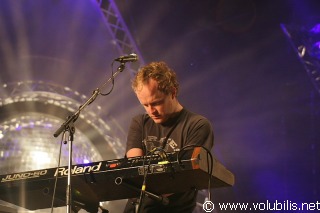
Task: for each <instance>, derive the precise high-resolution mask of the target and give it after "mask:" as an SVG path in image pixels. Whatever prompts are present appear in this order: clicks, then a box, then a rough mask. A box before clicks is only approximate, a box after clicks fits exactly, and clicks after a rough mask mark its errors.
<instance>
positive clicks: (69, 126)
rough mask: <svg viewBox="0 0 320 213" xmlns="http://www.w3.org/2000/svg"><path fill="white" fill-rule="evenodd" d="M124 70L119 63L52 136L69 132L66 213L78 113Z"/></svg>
mask: <svg viewBox="0 0 320 213" xmlns="http://www.w3.org/2000/svg"><path fill="white" fill-rule="evenodd" d="M124 69H125V61H123V62H121V63H120V66H119V67H118V68H117V71H116V72H115V73H114V74H112V76H111V77H110V78H109V79H108V80H107V81H106V82H104V83H103V84H102V85H101V86H100V87H98V88H97V89H95V90H94V91H93V93H92V95H91V97H90V98H89V99H88V100H87V101H86V102H85V103H84V104H82V105H80V107H79V109H78V110H77V111H76V112H75V113H74V114H73V115H71V116H68V118H67V120H66V121H65V122H64V123H63V124H62V125H61V126H60V128H59V129H57V130H56V132H55V133H54V134H53V136H54V137H58V136H59V135H60V134H61V133H62V132H64V134H65V133H66V132H69V139H68V142H69V147H68V148H69V157H68V158H69V159H68V183H67V188H66V205H67V213H71V212H72V199H71V195H72V190H71V173H72V171H71V166H72V144H73V139H74V133H75V127H74V123H75V122H76V120H77V119H78V117H79V115H80V112H81V111H82V110H83V109H84V108H85V107H86V106H88V105H90V104H91V103H92V102H94V101H95V100H96V98H97V96H98V95H101V94H102V93H101V92H100V91H101V89H102V88H103V87H105V86H106V85H107V83H109V82H110V81H113V80H114V78H115V77H116V76H117V75H118V74H119V73H120V72H122V71H123V70H124Z"/></svg>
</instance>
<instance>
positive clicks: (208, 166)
mask: <svg viewBox="0 0 320 213" xmlns="http://www.w3.org/2000/svg"><path fill="white" fill-rule="evenodd" d="M195 147H201V148H203V149H204V150H206V152H207V171H208V175H209V180H208V199H209V201H211V177H212V172H213V157H212V154H211V152H210V150H209V149H207V148H206V147H204V146H199V145H187V146H184V147H182V148H181V149H180V150H179V151H178V153H177V162H178V165H180V166H182V163H181V159H179V156H180V153H181V151H183V150H185V149H187V148H195ZM208 156H209V158H210V161H209V158H208ZM210 165H211V167H210Z"/></svg>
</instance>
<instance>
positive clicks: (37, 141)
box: [0, 81, 124, 174]
mask: <svg viewBox="0 0 320 213" xmlns="http://www.w3.org/2000/svg"><path fill="white" fill-rule="evenodd" d="M0 92H1V93H0V94H1V95H0V150H1V151H0V161H1V165H0V173H1V174H7V173H15V172H23V171H30V170H36V169H43V168H52V167H57V165H58V160H59V153H60V147H61V165H67V162H68V157H69V156H68V146H67V145H66V144H63V143H61V138H60V137H58V138H55V137H53V133H54V132H55V131H56V130H57V129H58V128H59V127H60V126H61V125H62V124H63V123H64V121H65V120H66V118H67V116H69V115H72V114H73V113H74V112H76V111H77V109H78V107H79V106H80V104H81V103H83V102H84V101H85V100H87V97H85V96H84V95H81V94H79V93H78V92H76V91H72V90H71V89H70V88H68V87H61V86H58V85H54V84H48V83H45V82H41V81H39V82H34V81H26V82H17V83H10V84H4V85H3V86H2V87H1V88H0ZM100 111H101V107H99V106H94V104H93V105H92V106H91V105H90V106H89V107H87V109H84V110H83V111H82V112H81V113H80V115H79V117H78V119H77V121H76V122H75V128H76V131H75V135H74V142H73V153H72V162H73V164H81V163H87V162H94V161H101V160H106V159H114V158H119V157H121V154H122V153H124V145H123V144H122V143H121V142H120V138H119V135H118V134H119V132H120V130H117V129H115V128H114V127H115V126H117V125H112V124H109V125H108V124H107V123H105V122H104V120H103V119H102V118H101V117H100V116H99V114H100ZM112 121H113V120H112ZM113 122H114V121H113ZM111 126H112V128H111ZM61 135H62V134H61ZM60 145H62V146H60Z"/></svg>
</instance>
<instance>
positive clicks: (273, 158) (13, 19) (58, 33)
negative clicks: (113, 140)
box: [0, 0, 320, 203]
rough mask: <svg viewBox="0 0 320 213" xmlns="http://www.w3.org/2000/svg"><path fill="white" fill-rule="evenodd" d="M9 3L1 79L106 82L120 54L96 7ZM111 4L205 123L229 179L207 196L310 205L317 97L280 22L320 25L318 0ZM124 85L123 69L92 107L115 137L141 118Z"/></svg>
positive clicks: (314, 192)
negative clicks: (107, 119) (111, 124)
mask: <svg viewBox="0 0 320 213" xmlns="http://www.w3.org/2000/svg"><path fill="white" fill-rule="evenodd" d="M9 2H10V3H9ZM14 2H19V3H12V1H1V2H0V3H1V8H2V9H1V20H0V23H1V34H0V35H1V37H0V38H1V52H0V56H1V59H0V61H1V71H0V72H1V82H2V83H5V82H9V81H19V80H28V79H35V80H44V81H48V82H53V83H56V84H60V85H64V86H69V87H70V88H72V89H74V90H78V91H80V92H81V93H84V94H86V95H89V94H91V91H92V90H93V89H95V88H96V86H98V85H99V83H101V81H102V80H103V78H106V76H109V73H110V62H111V61H112V59H114V58H115V57H118V54H117V51H116V48H115V47H114V46H112V44H111V41H109V40H106V39H107V38H108V31H107V30H106V28H105V26H104V23H103V21H101V14H100V13H99V11H98V10H99V8H97V7H94V6H92V4H91V3H90V1H79V2H78V1H77V2H74V1H38V0H34V1H25V2H27V3H23V4H21V1H14ZM115 2H116V4H117V6H118V8H119V11H120V13H121V15H122V16H123V19H124V21H125V23H126V24H127V26H128V28H129V30H130V32H131V34H132V36H133V38H134V39H135V41H136V43H137V46H138V48H139V50H140V51H141V56H140V57H141V58H143V59H144V61H145V62H146V63H148V62H151V61H160V60H161V61H166V62H167V63H168V64H169V65H170V66H171V67H172V68H173V69H174V70H176V72H177V74H178V78H179V80H180V83H181V85H180V86H181V87H180V89H181V90H180V94H179V99H180V101H181V103H182V104H183V105H184V106H185V107H186V108H188V109H189V110H191V111H194V112H197V113H200V114H202V115H204V116H206V117H207V118H208V119H209V120H210V121H211V122H212V124H213V126H214V131H215V147H214V150H213V153H214V155H215V156H216V157H217V158H218V159H219V160H220V161H221V162H222V164H223V165H225V166H226V167H227V168H228V169H229V170H230V171H232V172H233V173H234V175H235V178H236V183H235V186H233V187H230V188H225V189H217V190H213V192H214V194H213V199H214V201H228V202H234V201H239V202H250V203H252V202H266V201H267V200H269V201H272V202H274V201H275V200H278V201H280V202H284V201H286V200H289V201H292V202H297V203H301V202H316V201H317V199H318V200H319V194H320V183H319V179H320V160H319V156H320V147H319V146H320V142H319V136H320V132H319V127H320V114H319V110H320V108H319V106H320V99H319V92H318V91H317V90H316V88H315V87H314V86H313V84H312V82H311V80H310V78H309V76H308V75H307V72H306V70H305V68H304V66H303V65H302V63H301V61H300V60H299V58H298V56H297V53H296V50H295V49H294V48H293V46H292V45H291V43H290V41H289V39H288V38H287V37H286V36H285V34H284V33H283V31H282V29H281V27H280V24H281V23H283V24H299V25H300V24H302V25H310V24H312V23H316V22H317V21H318V22H320V18H319V16H318V14H319V11H320V10H319V9H320V7H319V6H320V4H319V1H298V0H292V1H289V0H278V1H275V0H271V1H258V0H238V1H231V0H159V1H150V0H117V1H115ZM21 5H22V6H21ZM12 8H14V9H12ZM26 44H27V45H26ZM26 46H27V47H26ZM129 81H130V74H129V73H128V72H124V73H123V74H121V76H119V77H118V78H117V79H116V85H115V88H114V90H113V92H112V94H111V95H110V96H108V97H106V98H100V100H99V104H100V105H101V106H103V110H104V111H105V115H106V116H112V117H113V118H114V119H115V120H116V121H118V123H119V126H121V128H122V129H123V132H126V130H127V129H128V126H129V123H130V118H131V117H132V116H133V115H134V114H136V113H137V112H142V108H141V107H140V106H139V103H138V101H137V100H136V98H135V96H134V94H133V93H132V92H131V88H130V85H129V83H128V82H129ZM124 140H125V139H124Z"/></svg>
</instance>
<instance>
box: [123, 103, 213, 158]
mask: <svg viewBox="0 0 320 213" xmlns="http://www.w3.org/2000/svg"><path fill="white" fill-rule="evenodd" d="M186 145H199V146H204V147H205V148H207V149H209V150H210V149H211V148H212V146H213V130H212V126H211V124H210V122H209V121H208V120H207V119H206V118H205V117H203V116H201V115H198V114H195V113H192V112H190V111H188V110H186V109H183V110H182V111H181V112H180V113H179V114H178V115H177V116H176V117H175V118H173V119H170V120H169V121H167V122H166V123H164V124H157V123H155V122H154V121H153V120H152V119H151V118H150V117H149V116H148V115H147V114H143V115H137V116H136V117H134V118H133V119H132V121H131V125H130V129H129V133H128V138H127V148H126V150H127V151H128V150H130V149H132V148H140V149H142V150H144V151H150V150H151V149H152V148H154V147H161V148H163V149H164V151H166V152H173V151H179V150H180V149H181V148H182V147H184V146H186ZM145 149H147V150H145ZM145 154H146V153H145Z"/></svg>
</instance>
